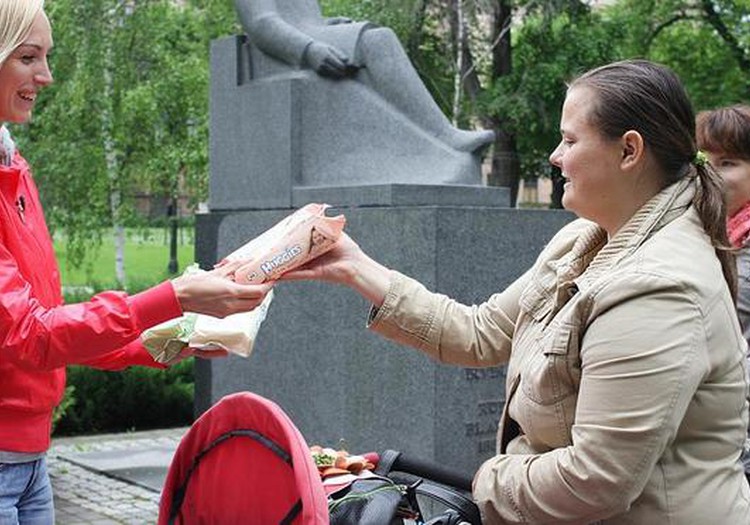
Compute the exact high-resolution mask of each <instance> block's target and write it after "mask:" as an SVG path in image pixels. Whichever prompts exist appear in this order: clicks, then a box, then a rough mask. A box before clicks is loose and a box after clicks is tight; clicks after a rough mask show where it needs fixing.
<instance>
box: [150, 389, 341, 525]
mask: <svg viewBox="0 0 750 525" xmlns="http://www.w3.org/2000/svg"><path fill="white" fill-rule="evenodd" d="M196 523H201V524H203V523H205V524H211V523H216V524H222V525H224V524H233V523H237V524H240V523H241V524H244V525H269V524H277V523H278V524H283V525H322V524H327V523H328V505H327V500H326V495H325V492H324V491H323V485H322V483H321V481H320V475H319V474H318V469H317V467H316V466H315V463H314V462H313V459H312V456H311V455H310V449H309V447H308V446H307V443H306V442H305V439H304V438H303V437H302V434H300V432H299V430H297V427H296V426H295V425H294V423H292V421H291V419H289V417H288V416H287V415H286V414H285V413H284V411H283V410H281V408H279V407H278V406H277V405H276V404H275V403H273V402H272V401H269V400H268V399H265V398H263V397H260V396H258V395H255V394H252V393H250V392H240V393H236V394H231V395H228V396H226V397H224V398H222V399H221V400H220V401H219V402H218V403H216V404H215V405H214V406H213V407H211V409H210V410H208V411H206V412H205V413H204V414H203V415H202V416H201V417H200V418H198V420H196V421H195V423H193V425H192V427H191V428H190V430H189V431H188V432H187V434H186V435H185V436H184V437H183V439H182V441H181V442H180V444H179V446H178V447H177V450H176V451H175V455H174V458H173V459H172V463H171V464H170V466H169V471H168V472H167V479H166V481H165V484H164V489H163V491H162V498H161V503H160V505H159V525H167V524H183V525H187V524H190V525H192V524H196Z"/></svg>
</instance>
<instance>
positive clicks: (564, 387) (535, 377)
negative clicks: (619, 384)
mask: <svg viewBox="0 0 750 525" xmlns="http://www.w3.org/2000/svg"><path fill="white" fill-rule="evenodd" d="M578 341H579V332H578V329H577V327H574V326H572V325H571V324H568V323H560V324H552V325H550V326H549V327H548V328H547V329H546V330H545V331H544V333H543V334H541V335H540V337H539V338H538V339H537V347H536V348H535V349H534V351H533V352H532V353H531V355H530V356H529V361H528V364H527V365H526V366H525V367H524V370H522V372H521V376H522V378H523V379H522V381H521V387H522V389H523V393H524V394H525V395H526V397H528V398H529V399H530V400H531V401H534V402H535V403H538V404H540V405H551V404H553V403H557V402H559V401H561V400H563V399H565V398H567V397H570V396H571V395H574V394H576V393H577V392H578V386H579V384H580V380H581V367H580V359H579V344H578Z"/></svg>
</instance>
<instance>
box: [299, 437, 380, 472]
mask: <svg viewBox="0 0 750 525" xmlns="http://www.w3.org/2000/svg"><path fill="white" fill-rule="evenodd" d="M310 453H311V454H312V457H313V460H314V461H315V465H316V466H317V467H318V472H319V473H320V477H322V478H327V477H329V476H335V475H337V474H355V475H357V474H359V473H360V472H362V471H363V470H372V469H374V468H375V465H373V464H372V463H371V462H370V461H368V460H367V458H365V457H364V456H357V455H352V454H349V453H348V452H347V451H346V450H334V449H332V448H327V447H326V448H324V447H321V446H319V445H313V446H311V447H310Z"/></svg>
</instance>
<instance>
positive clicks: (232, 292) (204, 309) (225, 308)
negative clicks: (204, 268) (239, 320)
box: [172, 261, 273, 318]
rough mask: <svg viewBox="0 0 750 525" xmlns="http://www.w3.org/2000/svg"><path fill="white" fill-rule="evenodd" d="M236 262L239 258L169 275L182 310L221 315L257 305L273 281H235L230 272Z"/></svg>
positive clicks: (243, 310) (221, 316)
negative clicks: (222, 263)
mask: <svg viewBox="0 0 750 525" xmlns="http://www.w3.org/2000/svg"><path fill="white" fill-rule="evenodd" d="M240 265H241V262H239V261H234V262H229V263H227V264H224V265H222V266H221V267H217V268H215V269H213V270H211V271H209V272H200V273H189V274H185V275H181V276H180V277H177V278H175V279H173V280H172V285H173V286H174V290H175V294H176V295H177V300H178V301H179V302H180V305H181V306H182V310H183V311H185V312H195V313H200V314H206V315H211V316H213V317H219V318H223V317H226V316H228V315H231V314H235V313H239V312H247V311H250V310H253V309H254V308H255V307H257V306H258V305H259V304H260V303H261V302H262V301H263V299H264V298H265V296H266V294H268V292H269V291H270V290H271V288H272V287H273V283H264V284H238V283H235V282H234V280H233V279H232V276H233V274H234V271H235V270H236V269H237V268H238V267H239V266H240Z"/></svg>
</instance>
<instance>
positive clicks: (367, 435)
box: [196, 189, 572, 473]
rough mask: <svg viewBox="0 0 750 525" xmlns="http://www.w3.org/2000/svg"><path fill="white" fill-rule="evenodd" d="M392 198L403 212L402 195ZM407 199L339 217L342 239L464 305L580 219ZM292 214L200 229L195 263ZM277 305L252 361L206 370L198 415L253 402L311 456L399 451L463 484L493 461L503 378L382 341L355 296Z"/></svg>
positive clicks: (499, 285) (235, 218)
mask: <svg viewBox="0 0 750 525" xmlns="http://www.w3.org/2000/svg"><path fill="white" fill-rule="evenodd" d="M390 195H391V198H390V200H391V202H392V201H393V200H394V199H397V196H398V195H399V191H398V189H396V190H395V191H392V192H391V193H390ZM394 195H395V196H396V197H394ZM406 195H407V197H405V199H406V201H407V202H409V201H411V202H412V203H411V204H405V205H398V204H395V205H394V204H391V205H388V206H341V207H339V208H336V209H334V210H331V213H332V214H335V213H344V214H345V215H346V217H347V227H346V230H347V231H348V232H349V233H350V235H351V236H352V237H353V238H354V239H356V240H357V242H358V243H359V244H360V245H361V246H362V247H363V248H364V250H365V251H366V252H368V253H370V254H371V255H373V256H374V257H375V258H376V259H377V260H379V261H380V262H382V263H383V264H385V265H387V266H389V267H391V268H393V269H396V270H399V271H401V272H403V273H405V274H407V275H410V276H413V277H415V278H417V279H419V280H420V281H421V282H423V283H424V284H425V285H426V286H427V287H428V288H430V289H432V290H434V291H438V292H442V293H445V294H448V295H450V296H452V297H454V298H456V299H457V300H459V301H461V302H464V303H468V304H471V303H478V302H481V301H484V300H485V299H487V298H488V297H489V296H490V295H491V294H492V293H493V292H495V291H499V290H502V289H503V288H504V287H505V286H506V285H508V284H509V283H511V282H512V281H513V280H514V279H515V278H517V277H519V276H520V275H521V274H522V273H523V272H524V271H525V270H526V269H527V268H528V267H529V266H530V265H531V264H532V263H533V261H534V259H535V258H536V256H537V255H538V253H539V251H540V250H541V248H542V247H543V245H544V243H545V242H546V241H548V240H549V239H550V238H551V236H552V235H553V234H554V233H555V232H556V231H557V230H558V229H559V228H560V227H561V226H562V225H563V224H565V223H567V222H568V221H570V220H571V218H572V216H571V215H570V214H569V213H567V212H563V211H550V210H516V209H510V208H507V207H503V206H494V207H493V206H469V205H440V206H438V205H427V204H421V203H419V202H417V201H418V199H417V198H416V197H415V196H414V195H412V196H411V197H408V192H406ZM323 196H324V195H323ZM386 200H388V199H386ZM415 202H416V203H415ZM290 212H291V210H290V209H277V210H245V211H226V212H217V211H212V212H210V213H208V214H205V215H201V216H198V221H197V239H196V246H197V256H198V259H199V261H200V262H201V263H202V264H204V265H210V264H212V263H213V262H214V261H215V260H217V259H218V258H220V257H222V256H223V255H225V254H227V253H229V252H231V251H232V250H234V249H235V248H237V247H238V246H240V245H241V244H243V243H244V242H246V241H247V240H248V239H251V238H253V237H255V236H257V235H258V234H260V233H262V232H263V231H265V230H266V229H267V228H269V227H270V226H272V225H273V224H275V223H276V222H277V221H279V220H281V219H282V218H283V217H285V216H286V215H288V214H289V213H290ZM275 291H276V296H275V299H274V302H273V304H272V305H271V308H270V310H269V313H268V317H267V318H266V321H265V322H264V324H263V325H262V327H261V329H260V333H259V335H258V338H257V340H256V343H255V349H254V352H253V354H252V355H251V356H250V358H248V359H244V358H241V357H236V356H232V357H230V358H228V359H219V360H211V361H199V362H198V364H197V371H196V374H197V375H196V409H197V412H198V413H200V412H202V411H204V410H205V409H207V408H208V407H209V406H210V405H211V404H212V403H214V402H216V401H217V400H218V399H220V398H221V397H222V396H224V395H226V394H228V393H231V392H235V391H240V390H249V391H252V392H255V393H257V394H260V395H263V396H265V397H268V398H270V399H272V400H274V401H275V402H277V403H278V404H279V405H280V406H281V407H282V408H283V409H284V410H285V411H286V412H287V413H288V414H289V416H290V417H291V419H292V420H293V421H294V422H295V423H296V425H297V426H298V427H299V428H300V430H301V432H302V434H303V435H304V436H305V438H306V439H307V441H308V442H309V443H310V444H316V443H318V444H323V445H330V446H339V444H340V442H342V444H343V446H345V447H346V448H347V449H349V450H351V451H353V452H364V451H370V450H376V451H377V450H383V449H386V448H394V449H398V450H402V451H404V452H406V453H409V454H412V455H414V456H417V457H420V458H425V459H433V460H437V461H439V462H441V463H443V464H445V465H447V466H450V467H453V468H456V469H459V470H461V471H463V472H465V473H471V472H473V471H474V470H475V469H476V467H477V466H478V465H479V464H480V463H481V461H483V460H484V459H486V458H488V457H490V456H491V455H492V454H493V452H494V449H495V429H496V424H497V421H498V418H499V416H500V413H501V409H502V405H503V401H504V377H505V370H504V368H502V367H499V368H492V369H462V368H457V367H450V366H446V365H441V364H438V363H436V362H434V361H433V360H431V359H430V358H428V357H426V356H425V355H423V354H421V353H420V352H418V351H416V350H413V349H411V348H405V347H401V346H398V345H396V344H394V343H391V342H389V341H387V340H385V339H382V338H380V337H379V336H377V335H375V334H373V333H371V332H369V331H368V330H367V329H366V328H365V324H366V319H367V315H368V308H369V305H368V304H367V303H366V302H365V301H364V300H363V299H362V298H361V297H359V296H358V295H357V294H356V293H354V292H353V291H351V290H349V289H347V288H344V287H338V286H333V285H330V284H325V283H310V282H285V283H279V284H278V285H277V287H276V290H275Z"/></svg>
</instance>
